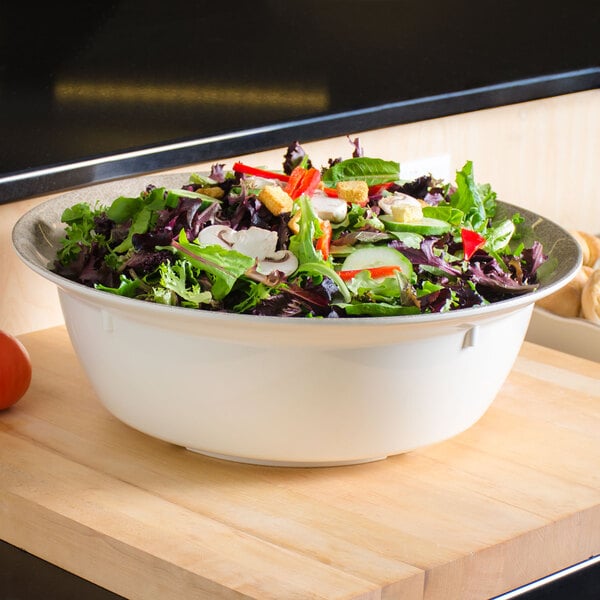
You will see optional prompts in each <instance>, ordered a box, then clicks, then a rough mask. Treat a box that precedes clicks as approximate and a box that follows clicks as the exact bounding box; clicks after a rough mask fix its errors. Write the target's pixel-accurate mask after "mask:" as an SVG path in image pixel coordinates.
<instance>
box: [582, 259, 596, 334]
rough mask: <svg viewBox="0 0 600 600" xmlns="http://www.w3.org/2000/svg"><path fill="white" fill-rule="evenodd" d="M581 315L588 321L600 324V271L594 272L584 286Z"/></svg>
mask: <svg viewBox="0 0 600 600" xmlns="http://www.w3.org/2000/svg"><path fill="white" fill-rule="evenodd" d="M581 314H582V316H583V317H584V318H585V319H587V320H588V321H592V322H593V323H600V269H595V270H594V271H592V274H591V275H590V276H589V277H588V280H587V281H586V283H585V285H584V286H583V290H582V292H581Z"/></svg>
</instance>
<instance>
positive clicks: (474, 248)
mask: <svg viewBox="0 0 600 600" xmlns="http://www.w3.org/2000/svg"><path fill="white" fill-rule="evenodd" d="M350 142H351V147H352V152H351V156H349V157H348V158H345V159H342V158H336V159H330V160H329V161H328V164H327V165H325V166H322V167H320V168H319V167H316V166H314V165H313V164H312V161H311V159H310V157H309V156H308V154H307V153H306V152H305V150H304V149H303V148H302V146H301V145H300V144H299V143H298V142H293V143H292V144H290V146H289V147H288V148H287V150H286V152H285V155H284V157H283V164H282V168H281V169H280V170H269V169H263V168H258V167H255V166H252V165H247V164H244V163H241V162H237V163H235V164H233V165H232V167H231V168H230V169H226V168H225V164H221V163H219V164H215V165H213V166H212V168H211V171H210V174H208V175H202V174H193V175H191V176H190V177H189V180H188V181H187V182H186V183H184V184H183V185H182V186H181V188H180V189H167V188H165V187H157V186H155V185H148V186H147V187H146V188H145V189H143V190H141V192H140V194H139V195H138V196H136V197H126V196H121V197H118V198H115V199H114V200H113V201H112V202H111V203H110V204H109V205H104V204H101V203H100V202H97V203H96V204H95V205H93V204H89V203H79V204H75V205H73V206H71V207H69V208H67V209H66V210H65V211H64V212H63V214H62V222H63V223H64V224H65V232H64V237H63V238H62V240H61V245H60V248H59V250H58V252H57V255H56V259H55V261H54V264H53V267H52V270H53V271H54V272H56V273H58V274H60V275H62V276H64V277H66V278H68V279H70V280H73V281H77V282H79V283H82V284H84V285H86V286H90V287H94V288H96V289H98V290H101V291H103V292H106V293H112V294H118V295H121V296H126V297H129V298H136V299H140V300H143V301H148V302H155V303H160V304H167V305H172V306H182V307H189V308H192V309H200V310H210V311H226V312H234V313H244V314H252V315H270V316H281V317H313V318H315V317H317V318H340V317H343V318H353V317H376V316H395V315H406V314H417V313H431V312H446V311H452V310H457V309H461V308H466V307H473V306H483V305H486V304H489V303H492V302H497V301H500V300H504V299H507V298H510V297H513V296H515V295H517V294H523V293H527V292H530V291H532V290H534V289H536V287H537V286H538V281H537V273H538V269H539V267H540V266H541V265H542V264H543V263H544V262H545V261H546V260H547V256H546V255H545V254H544V251H543V248H542V246H541V244H540V243H539V242H538V241H533V242H532V243H531V245H529V246H527V247H526V245H525V242H524V240H525V239H527V238H526V237H525V236H524V235H523V232H522V231H521V229H522V227H520V226H521V224H522V221H523V219H522V217H521V216H520V215H519V214H518V213H516V214H509V215H504V214H502V212H503V211H501V210H499V209H500V206H501V205H500V204H499V203H498V202H497V198H496V193H495V192H494V191H493V190H492V188H491V187H490V185H489V184H479V183H476V181H475V179H474V173H473V164H472V162H471V161H468V162H466V163H465V165H464V166H463V167H462V169H461V170H459V171H457V172H456V180H455V182H453V183H449V182H444V181H441V180H438V179H435V178H434V177H432V176H431V175H430V174H425V175H423V176H421V177H418V178H417V179H414V180H411V181H405V180H402V179H400V165H399V163H398V162H394V161H389V160H384V159H381V158H372V157H368V156H364V153H363V150H362V148H361V146H360V142H359V140H358V139H355V140H350ZM349 154H350V151H349ZM504 212H506V211H504Z"/></svg>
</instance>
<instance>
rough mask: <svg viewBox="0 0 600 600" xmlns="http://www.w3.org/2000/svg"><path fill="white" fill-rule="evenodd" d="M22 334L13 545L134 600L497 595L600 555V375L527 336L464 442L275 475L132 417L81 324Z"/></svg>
mask: <svg viewBox="0 0 600 600" xmlns="http://www.w3.org/2000/svg"><path fill="white" fill-rule="evenodd" d="M21 339H22V341H23V343H24V344H25V346H26V347H27V349H28V350H29V352H30V355H31V358H32V362H33V367H34V370H33V380H32V385H31V388H30V390H29V391H28V393H27V395H26V396H25V397H24V398H23V399H22V400H21V401H20V402H19V403H18V404H16V405H15V406H13V407H12V408H11V409H9V410H6V411H3V412H0V448H1V452H0V538H1V539H3V540H5V541H7V542H9V543H11V544H14V545H16V546H18V547H20V548H24V549H25V550H27V551H28V552H30V553H32V554H34V555H37V556H39V557H41V558H43V559H45V560H48V561H50V562H52V563H53V564H56V565H58V566H60V567H62V568H64V569H67V570H69V571H71V572H73V573H75V574H77V575H80V576H82V577H84V578H86V579H88V580H90V581H93V582H94V583H97V584H99V585H101V586H103V587H105V588H107V589H109V590H111V591H113V592H116V593H118V594H121V595H123V596H125V597H127V598H132V599H138V598H139V599H144V600H146V599H147V598H161V600H162V599H171V598H173V599H175V598H211V599H212V598H227V599H231V598H261V599H262V598H265V599H271V598H272V599H277V600H281V599H288V598H289V599H295V598H298V599H306V598H332V599H342V598H344V599H350V598H352V599H359V598H360V599H362V598H384V599H391V598H398V599H407V600H413V599H415V600H416V599H422V598H425V599H427V600H438V599H439V600H442V599H443V600H453V599H457V600H458V599H460V600H469V599H479V598H481V599H484V598H489V597H492V596H494V595H497V594H500V593H502V592H505V591H507V590H510V589H513V588H515V587H517V586H519V585H521V584H524V583H527V582H529V581H532V580H534V579H537V578H539V577H542V576H544V575H547V574H549V573H551V572H553V571H556V570H558V569H561V568H563V567H566V566H568V565H570V564H574V563H576V562H579V561H581V560H584V559H586V558H588V557H590V556H592V555H596V554H599V553H600V468H599V467H600V365H599V364H598V363H595V362H590V361H585V360H583V359H579V358H576V357H573V356H569V355H564V354H561V353H558V352H556V351H554V350H549V349H545V348H541V347H538V346H534V345H531V344H529V343H525V344H524V345H523V348H522V351H521V353H520V356H519V358H518V360H517V362H516V364H515V367H514V369H513V371H512V373H511V375H510V376H509V378H508V380H507V382H506V383H505V385H504V387H503V388H502V390H501V393H500V394H499V396H498V397H497V399H496V400H495V401H494V403H493V404H492V407H491V408H490V409H489V411H488V412H487V413H486V415H485V416H484V417H483V418H482V419H481V420H480V421H479V422H478V423H477V424H476V425H474V426H473V427H472V428H471V429H469V430H468V431H466V432H464V433H463V434H461V435H459V436H457V437H455V438H453V439H452V440H449V441H446V442H443V443H440V444H436V445H432V446H430V447H427V448H424V449H422V450H418V451H415V452H411V453H408V454H404V455H400V456H395V457H390V458H388V459H386V460H384V461H379V462H375V463H370V464H364V465H356V466H349V467H336V468H316V469H315V468H313V469H306V468H273V467H260V466H252V465H243V464H236V463H230V462H226V461H220V460H216V459H211V458H207V457H203V456H201V455H199V454H195V453H192V452H189V451H187V450H184V449H182V448H179V447H176V446H174V445H171V444H168V443H164V442H161V441H159V440H155V439H153V438H150V437H148V436H146V435H144V434H142V433H139V432H137V431H135V430H133V429H131V428H129V427H128V426H126V425H124V424H122V423H121V422H119V421H118V420H116V419H115V418H114V417H113V416H112V415H110V414H109V413H108V412H107V411H106V410H105V409H104V408H103V406H102V405H101V404H100V403H99V401H98V399H97V397H96V395H95V394H94V392H93V391H92V390H91V389H90V387H89V385H88V381H87V379H86V376H85V374H84V373H83V371H82V369H81V368H80V366H79V363H78V361H77V358H76V356H75V354H74V352H73V349H72V347H71V344H70V341H69V339H68V336H67V333H66V330H65V329H64V327H62V326H59V327H54V328H49V329H46V330H42V331H38V332H34V333H31V334H28V335H24V336H22V337H21ZM107 376H110V374H107ZM165 401H166V402H168V399H165Z"/></svg>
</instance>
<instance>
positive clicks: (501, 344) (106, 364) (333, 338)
mask: <svg viewBox="0 0 600 600" xmlns="http://www.w3.org/2000/svg"><path fill="white" fill-rule="evenodd" d="M86 292H87V291H84V293H83V294H78V293H77V292H73V291H72V290H69V289H62V288H59V296H60V300H61V304H62V308H63V312H64V315H65V322H66V325H67V328H68V331H69V334H70V337H71V340H72V343H73V345H74V347H75V350H76V352H77V354H78V356H79V358H80V360H81V363H82V365H83V366H84V369H85V370H86V372H87V375H88V377H89V379H90V381H91V383H92V386H93V387H94V389H95V391H96V393H97V394H98V397H99V399H100V401H101V402H102V403H103V404H104V405H105V407H106V408H107V409H108V410H109V411H110V412H111V413H112V414H113V415H114V416H116V417H117V418H118V419H119V420H121V421H123V422H124V423H126V424H128V425H130V426H131V427H133V428H135V429H137V430H139V431H142V432H144V433H146V434H149V435H151V436H153V437H156V438H159V439H162V440H165V441H168V442H172V443H174V444H177V445H181V446H184V447H187V448H189V449H192V450H195V451H198V452H201V453H205V454H209V455H216V456H221V457H224V458H228V459H230V460H240V461H244V462H254V463H261V464H274V465H293V466H317V465H336V464H347V463H357V462H364V461H370V460H377V459H380V458H384V457H386V456H388V455H393V454H398V453H402V452H407V451H409V450H412V449H415V448H418V447H421V446H424V445H427V444H431V443H435V442H439V441H442V440H444V439H447V438H449V437H452V436H454V435H456V434H458V433H460V432H461V431H464V430H465V429H467V428H468V427H470V426H471V425H473V424H474V423H475V422H476V421H477V420H478V419H479V418H480V417H481V416H482V415H483V414H484V412H485V411H486V410H487V408H488V407H489V405H490V404H491V402H492V401H493V399H494V397H495V396H496V394H497V393H498V390H499V389H500V387H501V385H502V383H503V382H504V380H505V378H506V377H507V375H508V373H509V371H510V369H511V367H512V365H513V363H514V360H515V358H516V356H517V354H518V352H519V349H520V346H521V343H522V340H523V337H524V335H525V332H526V330H527V325H528V323H529V318H530V316H531V310H532V307H533V304H528V305H524V306H523V307H521V308H519V309H517V310H514V309H513V310H511V311H507V312H503V313H492V314H490V315H488V316H485V314H483V315H481V316H478V317H476V318H472V319H471V320H470V321H465V322H457V321H456V320H453V321H448V322H438V323H433V324H431V325H429V326H428V325H427V324H424V323H420V324H418V325H415V326H411V325H409V324H406V323H404V324H399V325H394V324H392V323H390V324H389V325H388V326H386V327H382V323H378V322H377V321H378V320H377V319H374V320H371V321H370V323H369V322H367V324H366V326H363V325H364V321H361V322H360V323H359V322H353V321H352V320H349V321H347V322H345V323H343V322H341V321H336V322H333V323H331V325H332V327H329V328H328V327H325V328H324V327H323V326H324V325H325V326H326V325H327V322H326V321H325V322H324V321H322V320H315V323H314V325H313V324H311V323H309V322H307V320H306V319H304V320H301V322H302V324H303V325H302V326H301V327H298V326H297V325H298V324H299V323H300V320H293V319H274V320H271V322H272V325H273V326H272V327H264V322H263V323H261V324H260V326H259V327H258V328H257V327H256V326H255V321H256V320H255V319H252V317H250V318H247V319H239V320H234V321H230V323H229V324H226V323H225V322H220V321H219V320H218V319H217V320H216V321H215V323H214V324H211V322H210V321H209V322H206V321H204V322H203V321H198V319H196V318H194V315H197V313H196V311H189V310H186V309H184V310H181V311H178V313H177V314H178V315H179V316H180V317H181V318H180V323H179V327H175V328H173V322H172V321H171V320H169V321H168V323H167V322H162V321H161V314H160V311H157V312H156V313H155V314H153V313H152V312H150V313H148V312H147V311H144V310H137V311H136V306H137V304H136V303H135V302H134V303H123V305H122V306H115V303H114V302H110V299H111V297H110V296H109V295H106V296H107V302H103V299H104V298H103V295H102V294H96V296H98V298H96V301H95V302H94V303H91V302H89V299H88V298H87V297H86ZM472 316H473V315H471V317H472ZM315 326H316V327H315ZM186 328H187V331H186ZM213 328H216V329H215V330H214V331H213ZM327 329H329V331H326V330H327ZM299 336H300V337H301V338H303V339H301V341H300V343H299ZM217 337H218V338H219V339H217ZM308 340H310V341H311V343H306V342H307V341H308ZM249 349H250V351H249ZM457 391H458V394H457Z"/></svg>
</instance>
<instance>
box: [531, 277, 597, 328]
mask: <svg viewBox="0 0 600 600" xmlns="http://www.w3.org/2000/svg"><path fill="white" fill-rule="evenodd" d="M591 272H592V269H588V268H586V267H582V268H581V269H579V270H578V271H577V274H576V275H575V277H574V278H573V279H571V281H569V283H567V284H566V285H564V286H563V287H561V288H560V289H559V290H557V291H556V292H554V294H550V295H549V296H546V297H545V298H542V299H541V300H538V301H537V302H536V304H537V306H539V307H540V308H543V309H545V310H547V311H549V312H551V313H554V314H555V315H559V316H560V317H566V318H574V317H578V316H579V315H580V314H581V297H582V293H583V288H584V286H585V285H586V283H587V281H588V279H589V277H590V273H591Z"/></svg>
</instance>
